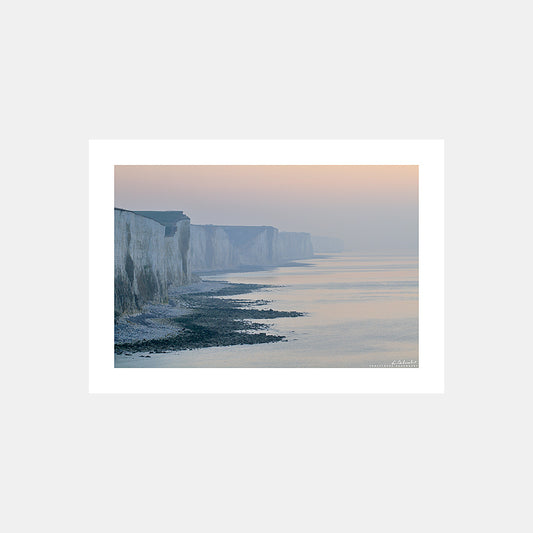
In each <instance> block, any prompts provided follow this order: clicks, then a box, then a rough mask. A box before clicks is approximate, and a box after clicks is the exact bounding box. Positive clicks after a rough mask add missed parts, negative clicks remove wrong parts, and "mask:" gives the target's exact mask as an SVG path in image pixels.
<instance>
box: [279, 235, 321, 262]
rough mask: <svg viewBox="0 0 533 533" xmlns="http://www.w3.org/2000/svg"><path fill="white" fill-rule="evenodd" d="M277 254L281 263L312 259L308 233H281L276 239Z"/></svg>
mask: <svg viewBox="0 0 533 533" xmlns="http://www.w3.org/2000/svg"><path fill="white" fill-rule="evenodd" d="M278 254H279V257H280V260H281V261H290V260H292V259H307V258H309V257H313V245H312V244H311V235H310V234H309V233H295V232H292V231H281V232H280V233H279V237H278Z"/></svg>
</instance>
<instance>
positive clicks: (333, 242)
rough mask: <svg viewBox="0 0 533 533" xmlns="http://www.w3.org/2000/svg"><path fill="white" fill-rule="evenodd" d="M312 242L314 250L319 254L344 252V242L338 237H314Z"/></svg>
mask: <svg viewBox="0 0 533 533" xmlns="http://www.w3.org/2000/svg"><path fill="white" fill-rule="evenodd" d="M311 242H312V243H313V250H314V251H315V252H317V253H332V252H334V253H336V252H342V251H343V250H344V242H343V241H342V240H341V239H338V238H336V237H322V236H320V235H313V236H312V237H311Z"/></svg>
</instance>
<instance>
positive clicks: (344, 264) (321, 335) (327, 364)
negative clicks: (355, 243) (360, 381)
mask: <svg viewBox="0 0 533 533" xmlns="http://www.w3.org/2000/svg"><path fill="white" fill-rule="evenodd" d="M202 278H203V279H204V280H208V281H229V282H232V283H254V284H265V285H269V287H268V288H266V289H262V290H259V291H253V292H251V293H248V294H243V295H238V296H232V298H239V299H245V300H252V301H253V300H260V299H265V300H269V303H268V304H267V305H266V306H263V307H262V308H266V309H268V308H271V309H276V310H281V311H301V312H303V313H305V316H301V317H294V318H291V317H283V318H275V319H269V320H257V319H254V322H264V323H267V324H269V325H270V329H269V330H268V331H267V333H270V334H275V335H283V336H285V337H286V339H285V340H284V341H281V342H275V343H268V344H254V345H239V346H222V347H212V348H200V349H195V350H183V351H177V352H169V353H164V354H154V355H152V357H151V358H144V359H142V366H143V367H189V368H190V367H210V368H222V367H234V368H235V367H245V368H287V367H289V368H354V367H358V368H390V367H398V368H400V367H409V368H413V367H418V255H408V254H401V255H398V254H360V253H338V254H316V255H315V257H313V258H312V259H305V260H301V261H294V262H292V263H291V264H289V265H287V266H280V267H276V268H270V269H268V270H256V271H253V272H234V273H223V274H222V273H221V274H217V275H209V276H202ZM136 361H138V364H139V366H140V361H141V360H139V359H137V358H136ZM135 366H137V364H136V365H135Z"/></svg>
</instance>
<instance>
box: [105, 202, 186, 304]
mask: <svg viewBox="0 0 533 533" xmlns="http://www.w3.org/2000/svg"><path fill="white" fill-rule="evenodd" d="M189 247H190V219H189V217H187V216H186V215H184V214H183V212H182V211H139V212H134V211H126V210H124V209H117V208H115V314H122V313H127V312H133V311H138V310H140V309H141V308H142V306H143V305H144V304H145V303H147V302H154V303H165V302H167V301H168V286H169V285H170V284H176V285H184V284H187V283H189V282H190V280H191V268H190V254H189Z"/></svg>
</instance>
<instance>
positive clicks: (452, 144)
mask: <svg viewBox="0 0 533 533" xmlns="http://www.w3.org/2000/svg"><path fill="white" fill-rule="evenodd" d="M527 7H528V4H527V3H526V2H518V1H511V2H507V3H506V4H505V5H503V4H501V3H492V4H490V5H487V4H486V3H485V4H483V3H479V2H473V1H466V2H465V1H462V2H456V1H447V2H379V1H378V2H365V3H355V2H338V1H329V2H311V3H310V2H291V1H287V0H284V1H283V2H281V1H274V2H269V3H256V2H249V1H248V2H244V1H241V2H238V1H228V2H187V3H185V2H173V3H169V2H157V1H155V2H151V3H150V4H147V3H137V4H131V3H126V2H113V1H109V0H108V1H106V2H98V1H96V2H91V3H90V4H89V3H80V2H76V3H73V2H60V1H52V2H47V3H42V2H41V3H38V2H34V1H32V2H29V3H25V4H21V3H19V4H15V3H13V2H10V3H8V4H6V5H5V6H4V9H3V11H4V15H3V16H2V17H1V19H0V20H1V22H0V24H1V25H2V31H1V32H0V39H2V42H3V47H2V50H3V56H4V63H3V75H4V76H3V77H4V82H3V84H2V92H3V97H2V99H1V101H0V105H1V107H2V109H1V116H2V158H1V165H2V173H1V175H2V178H3V180H2V184H3V194H2V203H3V209H2V211H1V216H2V227H3V229H4V231H3V247H4V249H5V250H6V253H5V254H3V261H2V281H3V283H2V287H3V288H4V291H3V306H2V307H3V311H4V313H3V316H4V323H3V325H4V327H3V335H2V364H3V366H2V373H1V379H2V387H1V389H0V390H1V393H2V396H3V400H2V420H3V423H2V429H3V435H4V436H3V439H2V441H1V446H2V462H3V463H4V465H3V475H2V481H1V483H2V485H3V489H4V495H3V506H4V511H3V513H2V517H1V518H0V520H1V522H3V523H5V525H4V527H3V529H5V530H6V531H24V532H26V531H28V532H30V531H31V532H33V531H54V532H63V531H65V532H71V531H102V532H103V531H105V532H107V531H109V532H118V531H128V532H134V531H135V532H137V531H139V532H141V531H142V532H146V531H157V532H160V531H183V532H211V531H231V532H241V531H242V532H250V531H254V532H269V533H270V532H272V531H287V532H294V531H305V532H310V531H313V532H314V531H317V532H319V531H320V532H322V531H335V532H344V531H346V532H348V531H350V532H351V531H356V530H357V531H364V532H374V531H377V532H390V531H394V532H404V531H405V532H409V533H414V532H421V533H422V532H423V533H426V532H427V531H435V532H441V531H442V532H449V531H513V532H518V531H530V530H531V514H530V512H529V511H528V510H527V504H529V503H530V498H529V496H528V488H529V484H530V479H531V477H530V476H531V457H530V450H531V437H530V432H529V429H530V427H529V426H530V424H529V420H530V411H529V409H527V406H528V405H529V402H528V400H531V383H530V382H531V341H530V335H529V334H528V331H530V329H531V310H530V309H531V304H530V302H531V295H532V291H531V289H532V286H531V274H530V273H531V270H532V265H531V254H530V241H531V239H530V228H531V208H530V195H529V194H528V192H529V190H528V189H529V188H528V187H527V185H529V182H530V180H531V174H532V173H531V145H532V140H533V139H532V129H531V123H532V118H533V117H532V106H531V97H530V96H531V94H532V86H531V85H532V83H531V76H530V68H529V64H530V56H529V51H530V50H531V46H532V44H533V43H532V42H531V41H532V37H531V32H530V28H529V21H530V17H529V16H528V12H527ZM91 138H95V139H98V138H110V139H126V138H132V139H134V138H141V139H142V138H147V139H158V138H177V139H179V138H198V139H200V138H363V139H365V138H370V139H395V138H399V139H418V138H424V139H425V138H429V139H431V138H444V139H445V140H446V214H447V221H446V388H447V392H446V394H445V395H438V396H415V395H406V396H394V395H383V396H377V395H376V396H357V395H355V396H325V397H319V396H252V397H240V396H225V397H215V396H187V397H183V396H127V395H116V396H89V395H88V393H87V353H88V352H87V345H88V330H87V294H88V283H87V279H88V252H87V231H88V221H87V215H88V209H87V201H88V197H87V189H88V182H87V163H88V154H87V140H88V139H91Z"/></svg>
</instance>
